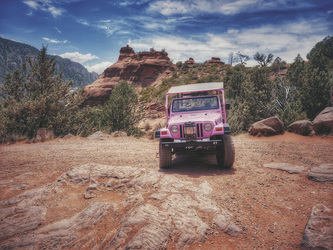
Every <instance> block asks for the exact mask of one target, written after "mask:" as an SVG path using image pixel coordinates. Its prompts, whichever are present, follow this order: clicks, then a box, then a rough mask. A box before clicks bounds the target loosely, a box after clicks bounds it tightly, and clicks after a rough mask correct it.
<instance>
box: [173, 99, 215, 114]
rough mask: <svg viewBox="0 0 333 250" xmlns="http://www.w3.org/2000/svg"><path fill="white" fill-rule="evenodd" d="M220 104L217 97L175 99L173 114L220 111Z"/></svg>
mask: <svg viewBox="0 0 333 250" xmlns="http://www.w3.org/2000/svg"><path fill="white" fill-rule="evenodd" d="M218 103H219V102H218V98H217V96H205V97H191V98H182V99H174V100H173V102H172V112H188V111H199V110H210V109H218V108H219V104H218Z"/></svg>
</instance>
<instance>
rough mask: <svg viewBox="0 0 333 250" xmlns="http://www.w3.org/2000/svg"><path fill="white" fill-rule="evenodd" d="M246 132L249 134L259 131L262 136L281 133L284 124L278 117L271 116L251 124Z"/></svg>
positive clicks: (255, 133)
mask: <svg viewBox="0 0 333 250" xmlns="http://www.w3.org/2000/svg"><path fill="white" fill-rule="evenodd" d="M248 132H249V134H250V135H257V134H259V133H260V134H261V135H264V136H270V135H277V134H283V133H284V124H283V122H282V121H281V120H280V119H279V118H278V117H276V116H273V117H270V118H267V119H264V120H261V121H259V122H256V123H254V124H252V125H251V127H250V129H249V131H248Z"/></svg>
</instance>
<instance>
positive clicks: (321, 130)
mask: <svg viewBox="0 0 333 250" xmlns="http://www.w3.org/2000/svg"><path fill="white" fill-rule="evenodd" d="M313 129H314V131H315V132H316V133H317V134H329V133H333V107H327V108H325V109H324V110H323V111H321V112H320V113H319V115H317V117H316V118H315V119H314V120H313Z"/></svg>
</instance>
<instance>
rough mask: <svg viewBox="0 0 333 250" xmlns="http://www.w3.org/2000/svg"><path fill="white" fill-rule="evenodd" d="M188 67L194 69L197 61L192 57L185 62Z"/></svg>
mask: <svg viewBox="0 0 333 250" xmlns="http://www.w3.org/2000/svg"><path fill="white" fill-rule="evenodd" d="M185 63H186V64H187V66H188V67H192V66H193V65H194V64H195V61H194V59H193V58H192V57H190V58H189V59H188V60H186V61H185Z"/></svg>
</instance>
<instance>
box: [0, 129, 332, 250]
mask: <svg viewBox="0 0 333 250" xmlns="http://www.w3.org/2000/svg"><path fill="white" fill-rule="evenodd" d="M232 139H233V142H234V144H235V150H236V161H235V163H234V166H233V168H232V169H229V170H223V169H219V168H218V167H217V165H216V159H215V157H214V156H199V155H198V156H197V155H194V156H193V155H190V156H189V155H182V156H178V157H176V158H174V160H173V163H174V164H173V168H171V169H170V170H163V171H161V170H160V169H159V167H158V158H156V155H157V152H158V141H157V140H147V139H134V138H125V139H124V138H105V139H103V140H100V139H94V140H89V139H86V138H75V137H74V138H72V139H55V140H53V141H48V142H44V143H36V144H26V143H16V144H7V145H4V144H2V145H0V181H1V183H2V185H0V200H4V199H8V198H10V197H13V196H16V195H18V194H21V193H23V192H24V191H26V190H29V189H33V188H36V187H41V186H43V185H45V184H48V183H52V182H55V181H56V180H57V179H58V178H59V176H61V175H62V174H63V173H65V172H66V171H68V169H70V168H71V167H74V166H77V165H80V164H85V163H98V164H104V165H112V166H119V167H121V166H134V167H140V168H147V169H153V170H156V171H160V172H161V173H163V174H165V175H172V176H175V177H177V178H180V179H182V180H186V181H190V182H192V183H194V184H200V183H203V182H207V183H209V184H210V185H211V187H212V188H213V190H214V192H213V196H212V199H213V200H215V201H216V202H217V203H218V204H219V205H220V206H221V207H222V208H224V209H226V210H228V211H230V212H231V213H232V214H233V221H234V222H235V223H236V224H237V225H238V227H240V228H241V229H242V230H243V233H242V235H241V236H239V237H232V236H229V235H227V234H224V233H218V232H215V231H212V232H211V233H208V235H207V238H208V239H207V241H206V242H205V243H196V244H193V245H192V246H191V248H192V249H230V248H232V249H235V248H242V249H254V248H257V249H292V248H299V246H300V243H301V240H302V236H303V231H304V228H305V226H306V223H307V220H308V218H309V215H310V212H311V209H312V207H313V206H314V205H315V204H318V203H321V204H324V205H326V206H328V207H330V208H331V209H332V208H333V195H332V194H333V184H326V183H318V182H313V181H311V180H309V179H308V178H307V171H308V170H309V169H310V168H312V167H317V166H319V165H320V164H322V163H333V137H321V136H311V137H303V136H300V135H295V134H290V133H285V134H284V135H279V136H274V137H252V136H249V135H239V136H236V137H232ZM272 162H276V163H290V164H294V165H299V166H304V167H306V168H307V170H305V171H303V172H302V173H301V174H289V173H287V172H285V171H281V170H275V169H269V168H265V167H263V164H266V163H272ZM13 180H14V182H13ZM6 183H8V185H7V186H6ZM13 183H15V185H16V188H13ZM10 185H11V186H10ZM10 187H11V188H10ZM104 198H105V199H106V198H107V197H104ZM113 198H114V199H116V198H117V197H113ZM84 202H86V201H85V200H84V199H82V203H84ZM75 205H76V207H77V208H78V209H79V208H80V207H81V206H82V207H83V204H79V203H78V204H75ZM55 211H56V210H55ZM67 213H70V211H68V212H67ZM66 216H69V215H68V214H67V215H66V210H63V211H62V213H61V214H58V215H55V217H57V219H61V218H66ZM55 217H54V218H55ZM49 220H51V218H49ZM173 247H174V244H173V243H172V242H170V243H169V245H168V248H169V249H172V248H173Z"/></svg>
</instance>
